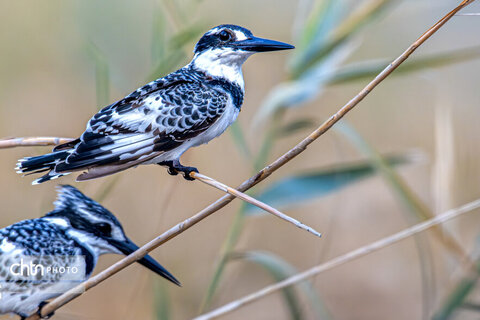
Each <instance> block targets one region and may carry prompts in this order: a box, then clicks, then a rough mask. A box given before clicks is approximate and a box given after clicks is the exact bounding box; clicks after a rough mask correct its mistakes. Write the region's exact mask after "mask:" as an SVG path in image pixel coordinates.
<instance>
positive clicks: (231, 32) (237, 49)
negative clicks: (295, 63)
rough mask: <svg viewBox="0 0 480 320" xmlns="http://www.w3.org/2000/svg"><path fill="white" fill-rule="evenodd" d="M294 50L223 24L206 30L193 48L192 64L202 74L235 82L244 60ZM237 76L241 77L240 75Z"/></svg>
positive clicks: (286, 45)
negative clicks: (267, 53)
mask: <svg viewBox="0 0 480 320" xmlns="http://www.w3.org/2000/svg"><path fill="white" fill-rule="evenodd" d="M293 48H295V47H294V46H292V45H290V44H287V43H283V42H279V41H274V40H269V39H263V38H258V37H255V36H254V35H253V34H252V32H251V31H250V30H248V29H245V28H243V27H240V26H236V25H231V24H224V25H220V26H217V27H215V28H212V29H210V30H209V31H208V32H207V33H205V34H204V35H203V36H202V37H201V38H200V40H199V41H198V42H197V44H196V46H195V50H194V53H195V56H194V58H193V61H192V64H193V65H194V66H195V67H197V68H199V69H201V70H202V71H205V72H206V73H208V74H210V75H212V76H217V77H224V78H227V80H230V81H232V82H235V80H238V79H235V75H234V74H232V73H233V72H235V71H237V72H241V71H240V70H241V66H242V64H243V63H244V62H245V60H246V59H247V58H248V57H249V56H251V55H252V54H254V53H257V52H268V51H278V50H286V49H293ZM240 75H241V74H240Z"/></svg>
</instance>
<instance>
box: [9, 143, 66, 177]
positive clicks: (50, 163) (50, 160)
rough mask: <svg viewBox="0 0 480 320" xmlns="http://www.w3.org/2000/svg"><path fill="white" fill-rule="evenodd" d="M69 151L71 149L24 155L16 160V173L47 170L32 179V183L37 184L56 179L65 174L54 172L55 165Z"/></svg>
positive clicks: (63, 159)
mask: <svg viewBox="0 0 480 320" xmlns="http://www.w3.org/2000/svg"><path fill="white" fill-rule="evenodd" d="M70 152H71V150H62V151H55V152H52V153H48V154H45V155H41V156H36V157H26V158H23V159H20V160H18V162H17V167H16V168H15V169H16V170H17V173H20V174H25V175H29V174H34V173H39V172H44V171H49V172H48V173H47V174H45V175H43V176H42V177H40V178H38V179H37V180H35V181H33V182H32V184H39V183H42V182H45V181H48V180H52V179H56V178H58V177H61V176H64V175H66V174H67V173H58V172H55V166H56V165H57V164H59V163H60V162H63V161H65V159H66V158H67V157H68V155H69V154H70Z"/></svg>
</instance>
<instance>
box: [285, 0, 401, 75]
mask: <svg viewBox="0 0 480 320" xmlns="http://www.w3.org/2000/svg"><path fill="white" fill-rule="evenodd" d="M393 2H395V0H368V1H364V2H362V3H361V4H360V5H359V6H358V7H357V9H356V10H355V11H354V12H353V13H352V14H350V16H349V17H348V18H347V19H344V21H343V22H342V24H341V25H339V26H338V27H337V28H336V29H335V30H334V32H333V34H332V35H331V36H330V37H329V39H328V41H327V42H325V43H323V44H322V46H320V47H318V48H317V50H315V51H313V52H309V54H308V55H306V56H304V57H303V59H301V60H299V61H298V62H297V63H296V64H294V65H293V66H292V69H291V70H292V71H291V74H292V78H293V79H297V78H299V77H300V76H302V75H303V74H304V73H305V72H308V71H309V70H310V69H311V68H313V67H314V66H315V65H316V64H318V63H319V62H320V61H321V60H322V59H324V58H325V57H327V56H329V55H330V52H332V51H333V50H335V49H336V48H337V47H338V46H340V45H342V44H343V43H345V42H346V41H347V40H349V39H351V38H352V36H354V35H355V34H357V33H358V32H359V31H360V30H362V29H363V27H365V26H366V25H368V24H370V23H372V22H373V21H374V20H375V18H376V17H377V16H378V15H379V14H381V13H383V12H385V9H386V8H387V7H388V5H390V4H392V3H393Z"/></svg>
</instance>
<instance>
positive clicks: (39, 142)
mask: <svg viewBox="0 0 480 320" xmlns="http://www.w3.org/2000/svg"><path fill="white" fill-rule="evenodd" d="M72 140H73V139H70V138H57V137H27V138H7V139H1V140H0V149H6V148H15V147H32V146H56V145H58V144H62V143H67V142H70V141H72Z"/></svg>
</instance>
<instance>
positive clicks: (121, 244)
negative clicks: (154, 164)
mask: <svg viewBox="0 0 480 320" xmlns="http://www.w3.org/2000/svg"><path fill="white" fill-rule="evenodd" d="M109 242H110V244H111V245H113V246H114V247H115V248H117V249H118V250H119V251H120V252H122V253H123V254H124V255H127V256H128V255H129V254H131V253H133V252H134V251H136V250H137V249H138V246H137V245H136V244H135V243H133V241H132V240H130V239H128V238H127V240H126V241H117V240H110V241H109ZM137 262H138V263H140V264H141V265H143V266H145V267H147V268H148V269H150V270H152V271H153V272H155V273H156V274H158V275H160V276H162V277H164V278H165V279H167V280H170V281H171V282H173V283H175V284H176V285H178V286H181V284H180V281H178V280H177V279H175V277H174V276H173V275H172V274H171V273H170V272H168V271H167V269H165V268H164V267H162V266H161V265H160V263H158V262H157V261H155V260H154V259H153V258H152V257H150V256H149V255H146V256H145V257H143V258H142V259H140V260H138V261H137Z"/></svg>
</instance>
